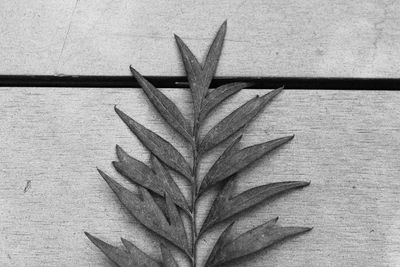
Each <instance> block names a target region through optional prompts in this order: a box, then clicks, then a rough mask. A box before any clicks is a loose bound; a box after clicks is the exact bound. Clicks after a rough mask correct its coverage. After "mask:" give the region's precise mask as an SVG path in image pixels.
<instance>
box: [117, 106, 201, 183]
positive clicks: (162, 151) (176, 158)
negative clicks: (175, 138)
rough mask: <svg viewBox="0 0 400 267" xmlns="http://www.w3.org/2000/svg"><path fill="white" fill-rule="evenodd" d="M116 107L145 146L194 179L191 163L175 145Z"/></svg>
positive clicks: (173, 167)
mask: <svg viewBox="0 0 400 267" xmlns="http://www.w3.org/2000/svg"><path fill="white" fill-rule="evenodd" d="M114 109H115V111H116V112H117V114H118V116H119V117H120V118H121V119H122V121H123V122H124V123H125V124H126V125H127V126H128V127H129V129H130V130H131V131H132V132H133V133H134V134H135V135H136V136H137V137H138V138H139V140H140V141H141V142H142V143H143V145H144V146H145V147H147V148H148V149H149V150H150V151H151V152H152V153H153V154H154V155H156V156H157V157H158V158H159V159H160V160H161V161H163V162H164V163H165V164H166V165H168V166H169V167H171V168H172V169H174V170H175V171H177V172H179V173H180V174H182V175H183V176H184V177H185V178H187V179H188V180H189V181H190V182H192V181H193V177H192V173H191V169H190V166H189V164H188V163H187V161H186V160H185V158H184V157H183V156H182V154H181V153H179V151H178V150H176V148H175V147H173V146H172V145H171V144H170V143H169V142H168V141H167V140H165V139H164V138H162V137H161V136H159V135H158V134H156V133H154V132H152V131H150V130H149V129H147V128H146V127H144V126H143V125H141V124H140V123H138V122H136V121H135V120H134V119H132V118H131V117H129V116H128V115H126V114H125V113H124V112H122V111H121V110H119V109H118V108H117V107H115V108H114Z"/></svg>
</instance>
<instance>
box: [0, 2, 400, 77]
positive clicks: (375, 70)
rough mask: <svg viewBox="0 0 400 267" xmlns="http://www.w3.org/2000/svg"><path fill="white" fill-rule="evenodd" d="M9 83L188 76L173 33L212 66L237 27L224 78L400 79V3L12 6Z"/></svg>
mask: <svg viewBox="0 0 400 267" xmlns="http://www.w3.org/2000/svg"><path fill="white" fill-rule="evenodd" d="M0 7H1V8H0V15H1V18H2V23H1V26H0V27H1V28H0V29H1V38H0V47H1V50H0V62H2V63H1V64H0V73H1V74H80V75H83V74H98V75H129V74H130V73H129V69H128V66H129V65H130V64H132V65H133V66H134V67H135V68H137V69H138V71H140V72H141V73H143V74H145V75H180V74H183V68H182V65H181V63H180V61H179V56H178V51H177V48H176V45H175V42H174V38H173V33H177V34H179V36H181V37H182V38H183V39H184V41H185V42H186V43H187V44H188V45H189V46H190V48H192V49H193V51H194V52H195V54H196V55H198V56H202V55H204V53H205V51H207V46H208V45H209V44H210V42H211V40H212V38H213V34H214V33H215V32H216V31H217V29H218V27H219V25H221V23H222V22H223V21H224V20H225V19H228V32H227V36H226V43H225V47H224V50H223V52H222V57H221V62H220V66H219V67H218V70H217V75H233V76H237V75H249V76H336V77H341V76H349V77H354V76H360V77H399V75H400V72H399V68H398V66H399V65H400V34H399V32H400V28H399V25H400V16H399V15H398V11H399V10H400V2H399V1H373V0H367V1H361V0H357V1H343V0H335V1H329V2H325V1H318V0H313V1H293V0H290V1H246V0H230V1H214V0H204V1H146V0H142V1H138V0H136V1H121V0H119V1H100V0H92V1H79V0H70V1H51V2H49V1H44V0H37V1H29V2H28V1H12V0H3V1H1V6H0Z"/></svg>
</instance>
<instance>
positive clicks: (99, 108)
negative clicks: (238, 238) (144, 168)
mask: <svg viewBox="0 0 400 267" xmlns="http://www.w3.org/2000/svg"><path fill="white" fill-rule="evenodd" d="M0 91H1V92H0V94H1V95H2V97H1V98H0V107H1V108H0V140H2V142H1V143H0V151H1V156H0V166H1V168H0V179H1V181H2V183H1V186H0V207H1V208H0V216H1V220H0V229H1V230H2V233H1V241H0V249H1V254H0V265H1V266H111V265H110V262H109V261H108V260H107V259H106V258H105V256H104V255H103V254H102V253H101V252H100V250H98V249H97V248H96V247H95V246H94V245H93V244H91V242H90V241H89V240H88V239H87V238H86V237H85V235H84V234H83V231H90V232H91V233H92V234H94V235H96V236H98V237H100V238H103V239H104V240H105V241H108V242H110V243H112V244H121V243H120V240H119V238H120V237H124V238H127V239H128V240H130V241H132V242H133V243H134V244H135V245H137V246H138V247H139V248H140V249H143V250H144V251H145V252H147V253H149V254H150V255H151V256H153V257H155V258H157V257H160V251H159V247H158V244H157V241H155V240H156V239H154V238H153V236H152V234H150V233H149V232H148V231H146V230H145V229H144V228H143V227H141V226H139V225H138V223H137V222H136V221H135V220H134V219H132V217H131V216H130V215H129V214H128V212H127V211H126V210H125V209H124V208H123V207H122V205H121V204H120V203H119V201H118V199H117V197H116V196H115V195H114V194H113V193H112V191H111V189H110V188H109V187H108V186H107V184H106V183H105V182H104V181H103V180H102V179H101V177H100V176H99V175H98V173H97V171H96V169H95V167H96V166H98V167H100V168H102V169H103V170H104V171H107V172H108V173H110V175H112V176H113V177H115V178H118V181H121V182H124V179H122V178H121V177H120V176H118V175H117V173H116V172H115V171H114V170H113V168H112V166H111V161H112V160H115V159H116V156H115V144H119V145H120V146H121V147H122V148H124V149H125V150H126V151H127V152H128V153H129V154H131V155H132V156H134V157H137V158H138V159H141V160H147V159H148V152H147V151H146V150H145V149H144V148H143V146H141V145H140V143H139V141H138V140H137V139H136V138H135V137H134V136H133V135H132V134H131V133H130V131H129V130H128V129H127V127H126V126H125V125H124V124H123V122H121V121H120V120H119V118H118V116H117V115H116V114H115V112H114V110H113V105H114V104H117V105H118V107H120V108H121V109H123V110H124V111H125V112H127V114H129V115H131V116H132V117H134V118H135V119H137V121H138V122H140V123H143V124H145V125H146V127H149V128H150V129H152V130H154V131H155V132H157V133H158V134H160V135H162V136H164V137H166V138H167V139H168V140H170V141H171V142H172V143H173V144H174V145H176V146H177V147H178V148H179V150H180V151H182V153H183V154H184V155H185V156H187V155H188V151H186V150H185V149H184V148H183V147H182V145H179V144H183V143H184V142H183V140H182V139H181V137H179V136H178V135H177V134H174V131H173V130H171V129H168V128H166V127H165V126H164V124H163V123H161V119H160V118H159V116H158V114H157V112H156V111H155V110H154V109H153V108H152V107H151V105H150V103H149V102H148V101H147V100H146V97H145V95H144V93H143V92H141V91H140V90H136V89H135V90H132V89H90V88H86V89H79V90H77V89H74V88H67V89H61V88H58V89H52V88H2V89H0ZM163 92H165V93H166V94H167V95H168V96H169V97H171V98H172V99H173V100H174V101H175V102H177V103H178V106H179V107H180V108H181V110H182V113H183V114H184V115H185V116H189V115H190V114H189V105H190V94H189V92H188V90H179V89H178V90H177V89H174V90H163ZM263 92H265V91H262V92H261V91H259V92H258V91H257V90H244V91H242V92H240V93H239V94H238V95H236V96H234V97H233V98H232V100H231V101H229V103H227V104H225V105H224V106H223V107H222V108H220V109H218V110H217V114H216V115H215V116H212V117H211V118H210V119H209V120H208V121H207V126H206V128H205V129H204V130H207V129H209V128H210V127H211V124H214V123H216V122H217V121H218V119H220V118H222V117H223V116H224V115H227V114H228V113H229V112H230V111H232V110H233V109H234V108H235V107H237V106H238V105H240V104H242V103H244V102H245V100H246V99H248V98H250V97H252V96H254V95H255V94H257V93H259V94H261V93H263ZM399 107H400V94H399V93H397V92H373V91H371V92H360V91H302V90H299V91H286V92H284V93H283V94H282V95H280V96H278V97H277V98H276V99H275V100H274V101H273V102H272V103H271V104H269V106H268V107H267V108H266V110H265V111H264V112H263V113H262V114H261V115H260V116H259V117H258V118H257V119H256V120H255V121H254V122H253V123H252V124H251V125H250V127H249V128H248V130H247V131H245V133H244V138H243V141H242V146H246V145H251V144H255V143H258V142H262V141H266V140H269V139H273V138H276V137H281V136H285V135H288V134H295V135H296V137H295V139H294V140H292V141H291V142H290V143H289V144H287V145H285V146H284V147H282V148H280V149H279V150H277V151H276V152H274V153H273V154H272V155H271V156H268V157H267V158H264V159H262V160H261V161H260V162H259V163H257V164H256V167H255V168H254V169H251V170H249V171H245V172H243V173H242V174H241V177H242V178H241V180H240V181H241V183H240V186H239V189H238V190H244V189H247V188H250V187H252V186H255V185H261V184H264V183H267V182H278V181H286V180H306V181H307V180H309V181H311V185H310V186H308V187H306V188H304V189H302V190H298V191H295V192H292V193H290V194H287V195H285V196H282V197H279V198H276V199H275V200H273V201H272V202H271V203H270V204H268V205H261V206H260V207H258V208H256V209H255V210H253V211H251V212H250V213H249V217H248V218H246V219H245V220H241V219H240V218H239V221H238V224H237V225H236V226H235V228H234V230H235V231H240V232H242V231H245V230H248V229H250V228H251V227H253V226H256V225H259V224H261V223H262V222H265V221H267V220H269V219H272V218H274V217H276V216H279V217H280V223H281V224H282V225H283V226H289V225H303V226H314V229H313V230H312V231H311V232H310V233H307V234H306V235H303V236H301V237H298V238H296V239H293V240H292V241H290V242H287V243H283V244H282V245H279V246H277V247H274V248H273V249H272V250H270V251H269V252H262V253H261V254H260V255H259V256H258V257H255V258H253V259H251V261H248V262H247V261H243V262H240V263H239V264H238V265H236V266H259V267H261V266H266V265H267V264H268V265H270V266H396V265H398V264H399V262H400V252H399V249H398V248H399V246H400V221H399V216H400V212H399V204H400V161H399V160H398V158H399V157H398V155H399V154H400V116H399V115H400V110H399ZM222 149H223V147H221V148H220V149H218V150H217V151H214V152H212V153H211V155H210V156H208V157H207V158H206V159H205V160H204V161H203V162H204V164H202V173H204V172H205V170H206V169H207V167H208V166H210V164H211V163H212V160H213V159H215V158H216V157H218V154H219V153H220V152H221V151H222ZM177 181H178V182H179V184H180V185H182V186H183V187H184V188H186V186H187V183H186V181H185V180H184V179H183V178H181V179H177ZM211 200H212V198H211V194H207V195H206V196H205V197H204V198H203V200H202V201H200V205H201V206H202V207H204V206H206V205H207V203H208V204H210V203H209V202H210V201H211ZM206 212H207V210H205V209H204V208H200V210H199V214H200V217H201V218H203V219H204V217H205V215H206ZM203 219H200V221H202V220H203ZM221 230H222V227H220V228H219V229H218V230H217V231H214V232H211V233H209V234H206V235H205V236H204V238H205V239H204V240H203V241H201V242H200V248H199V257H200V258H201V259H205V258H206V257H205V256H206V254H208V253H209V252H210V251H209V250H210V248H211V244H212V243H213V242H214V241H215V239H216V237H217V234H219V231H221ZM206 247H207V248H208V250H207V249H205V248H206ZM173 253H175V254H176V251H175V250H174V251H173ZM180 260H182V258H180Z"/></svg>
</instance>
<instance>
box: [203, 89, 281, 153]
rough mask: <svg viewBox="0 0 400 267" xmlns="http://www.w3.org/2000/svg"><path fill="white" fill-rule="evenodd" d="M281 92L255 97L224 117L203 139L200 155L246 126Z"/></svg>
mask: <svg viewBox="0 0 400 267" xmlns="http://www.w3.org/2000/svg"><path fill="white" fill-rule="evenodd" d="M282 90H283V87H281V88H278V89H275V90H273V91H271V92H269V93H268V94H265V95H263V96H262V97H258V96H256V97H254V98H252V99H250V100H249V101H247V102H246V103H245V104H243V105H242V106H240V107H239V108H237V109H236V110H235V111H233V112H232V113H231V114H229V115H228V116H226V117H225V118H224V119H223V120H222V121H220V122H219V123H218V124H217V125H215V126H214V127H213V128H212V129H211V130H210V131H209V132H208V133H207V134H206V136H205V137H204V138H203V140H202V141H201V144H200V149H199V150H200V153H204V152H207V151H208V150H210V149H212V148H214V147H216V146H217V145H218V144H220V143H221V142H222V141H224V140H225V139H226V138H228V137H229V136H231V135H232V134H234V133H235V132H237V131H238V130H239V129H241V128H242V127H243V126H244V125H247V124H248V123H249V122H250V121H251V120H252V119H253V118H254V117H255V116H256V115H257V114H258V113H260V111H261V110H262V109H263V108H264V107H265V106H266V104H267V103H268V102H269V101H270V100H272V99H273V98H274V97H275V96H276V95H277V94H279V93H280V92H281V91H282Z"/></svg>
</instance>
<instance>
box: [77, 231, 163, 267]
mask: <svg viewBox="0 0 400 267" xmlns="http://www.w3.org/2000/svg"><path fill="white" fill-rule="evenodd" d="M85 235H86V236H87V237H88V238H89V240H90V241H92V243H93V244H95V245H96V247H98V248H99V249H100V250H101V251H102V252H103V253H104V254H105V255H106V256H107V257H108V258H109V259H110V260H112V261H113V262H115V263H116V264H118V266H120V267H139V266H140V267H161V265H160V263H158V262H157V261H155V260H154V259H152V258H151V257H150V256H149V255H147V254H146V253H144V252H143V251H141V250H140V249H138V248H137V247H136V246H135V245H133V244H132V243H131V242H129V241H128V240H126V239H123V238H122V239H121V240H122V242H123V244H124V246H125V247H126V249H127V251H126V250H123V249H120V248H118V247H115V246H112V245H110V244H108V243H106V242H104V241H102V240H101V239H99V238H97V237H95V236H93V235H91V234H89V233H87V232H85Z"/></svg>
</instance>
